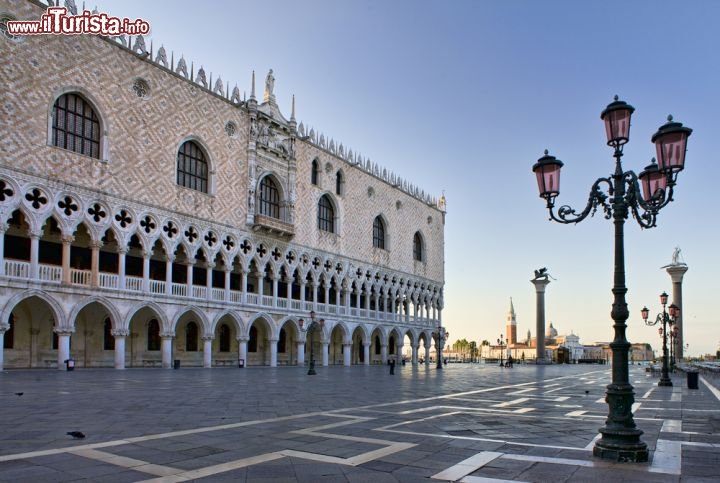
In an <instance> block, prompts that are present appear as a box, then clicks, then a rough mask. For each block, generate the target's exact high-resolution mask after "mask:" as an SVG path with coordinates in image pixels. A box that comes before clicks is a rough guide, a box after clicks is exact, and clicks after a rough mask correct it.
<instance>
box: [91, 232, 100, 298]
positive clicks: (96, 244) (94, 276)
mask: <svg viewBox="0 0 720 483" xmlns="http://www.w3.org/2000/svg"><path fill="white" fill-rule="evenodd" d="M102 244H103V243H102V242H101V241H95V240H93V241H91V242H90V286H91V287H97V286H98V285H100V247H101V246H102Z"/></svg>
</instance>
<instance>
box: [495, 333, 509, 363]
mask: <svg viewBox="0 0 720 483" xmlns="http://www.w3.org/2000/svg"><path fill="white" fill-rule="evenodd" d="M497 343H498V345H499V346H500V367H504V366H505V365H504V364H503V355H504V354H503V348H504V347H505V346H506V345H507V339H503V335H502V334H500V338H499V339H498V340H497Z"/></svg>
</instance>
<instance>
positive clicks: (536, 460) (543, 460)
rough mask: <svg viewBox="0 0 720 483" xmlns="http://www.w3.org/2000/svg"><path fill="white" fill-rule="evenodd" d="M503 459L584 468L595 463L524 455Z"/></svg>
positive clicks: (509, 456) (514, 455)
mask: <svg viewBox="0 0 720 483" xmlns="http://www.w3.org/2000/svg"><path fill="white" fill-rule="evenodd" d="M503 458H505V459H508V460H515V461H531V462H534V463H554V464H557V465H570V466H584V467H586V468H592V467H594V466H595V462H593V461H588V460H575V459H570V458H550V457H547V456H532V455H525V454H504V455H503Z"/></svg>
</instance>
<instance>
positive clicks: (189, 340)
mask: <svg viewBox="0 0 720 483" xmlns="http://www.w3.org/2000/svg"><path fill="white" fill-rule="evenodd" d="M185 350H186V351H187V352H197V350H198V326H197V324H196V323H195V322H188V324H187V325H186V326H185Z"/></svg>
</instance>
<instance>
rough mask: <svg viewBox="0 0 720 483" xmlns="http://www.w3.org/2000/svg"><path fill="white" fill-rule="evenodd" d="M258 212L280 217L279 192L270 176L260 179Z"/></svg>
mask: <svg viewBox="0 0 720 483" xmlns="http://www.w3.org/2000/svg"><path fill="white" fill-rule="evenodd" d="M260 214H261V215H265V216H269V217H271V218H277V219H280V192H279V191H278V189H277V185H276V184H275V182H274V181H273V180H272V178H271V177H270V176H265V177H264V178H263V179H262V181H260Z"/></svg>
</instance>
